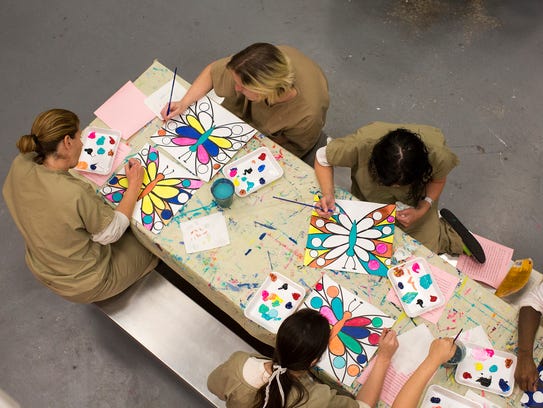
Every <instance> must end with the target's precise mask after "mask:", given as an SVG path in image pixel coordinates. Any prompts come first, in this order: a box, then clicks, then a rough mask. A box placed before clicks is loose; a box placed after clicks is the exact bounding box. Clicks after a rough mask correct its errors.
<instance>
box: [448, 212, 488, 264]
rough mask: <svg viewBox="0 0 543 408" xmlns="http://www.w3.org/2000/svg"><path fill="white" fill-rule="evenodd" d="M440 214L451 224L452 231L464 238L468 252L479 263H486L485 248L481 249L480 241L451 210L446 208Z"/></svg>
mask: <svg viewBox="0 0 543 408" xmlns="http://www.w3.org/2000/svg"><path fill="white" fill-rule="evenodd" d="M439 213H440V214H441V216H442V217H443V219H444V220H445V221H447V222H448V223H449V225H450V226H451V227H452V229H453V230H455V231H456V232H457V234H458V235H460V238H462V241H463V242H464V245H465V246H466V247H467V248H468V250H469V251H470V252H471V254H472V255H473V257H474V258H475V259H476V260H477V262H479V263H485V261H486V256H485V252H484V251H483V248H482V247H481V244H479V241H477V240H476V239H475V237H474V236H473V234H472V233H471V232H469V231H468V229H467V228H466V227H465V226H464V224H462V223H461V222H460V220H459V219H458V218H457V217H456V215H454V214H453V213H452V212H451V211H450V210H447V209H446V208H442V209H441V210H440V211H439Z"/></svg>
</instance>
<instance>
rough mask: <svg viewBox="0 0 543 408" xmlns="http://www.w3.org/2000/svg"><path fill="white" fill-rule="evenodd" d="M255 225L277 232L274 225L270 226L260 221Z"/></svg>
mask: <svg viewBox="0 0 543 408" xmlns="http://www.w3.org/2000/svg"><path fill="white" fill-rule="evenodd" d="M254 223H255V224H256V225H260V226H261V227H264V228H268V229H271V230H277V228H275V227H274V226H273V225H269V224H262V223H260V222H258V221H254Z"/></svg>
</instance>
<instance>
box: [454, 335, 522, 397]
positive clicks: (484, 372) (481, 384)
mask: <svg viewBox="0 0 543 408" xmlns="http://www.w3.org/2000/svg"><path fill="white" fill-rule="evenodd" d="M464 346H466V356H465V357H464V359H463V360H462V361H460V363H458V366H457V367H456V373H455V375H454V378H455V380H456V382H457V383H459V384H463V385H467V386H469V387H473V388H478V389H480V390H484V391H488V392H492V393H494V394H498V395H502V396H504V397H507V396H509V395H511V394H512V392H513V388H514V386H515V377H514V374H515V367H516V366H517V357H516V356H515V355H514V354H511V353H507V352H505V351H500V350H494V349H490V348H486V347H482V346H478V345H476V344H472V343H464Z"/></svg>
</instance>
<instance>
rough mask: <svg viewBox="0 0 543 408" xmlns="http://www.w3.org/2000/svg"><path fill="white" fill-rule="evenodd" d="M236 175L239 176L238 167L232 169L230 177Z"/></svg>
mask: <svg viewBox="0 0 543 408" xmlns="http://www.w3.org/2000/svg"><path fill="white" fill-rule="evenodd" d="M236 174H238V169H237V168H236V167H232V168H231V169H230V173H229V174H228V175H229V176H230V177H236Z"/></svg>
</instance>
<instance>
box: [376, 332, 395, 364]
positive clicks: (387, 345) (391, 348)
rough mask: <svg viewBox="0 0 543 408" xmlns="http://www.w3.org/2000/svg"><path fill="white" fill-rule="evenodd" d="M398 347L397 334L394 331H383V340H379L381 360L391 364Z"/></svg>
mask: <svg viewBox="0 0 543 408" xmlns="http://www.w3.org/2000/svg"><path fill="white" fill-rule="evenodd" d="M398 346H399V343H398V337H397V335H396V332H395V331H394V330H392V329H383V332H382V334H381V338H380V339H379V348H378V350H379V354H378V355H379V358H380V359H384V360H386V361H388V362H390V360H391V359H392V356H393V355H394V353H395V352H396V350H397V349H398Z"/></svg>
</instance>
